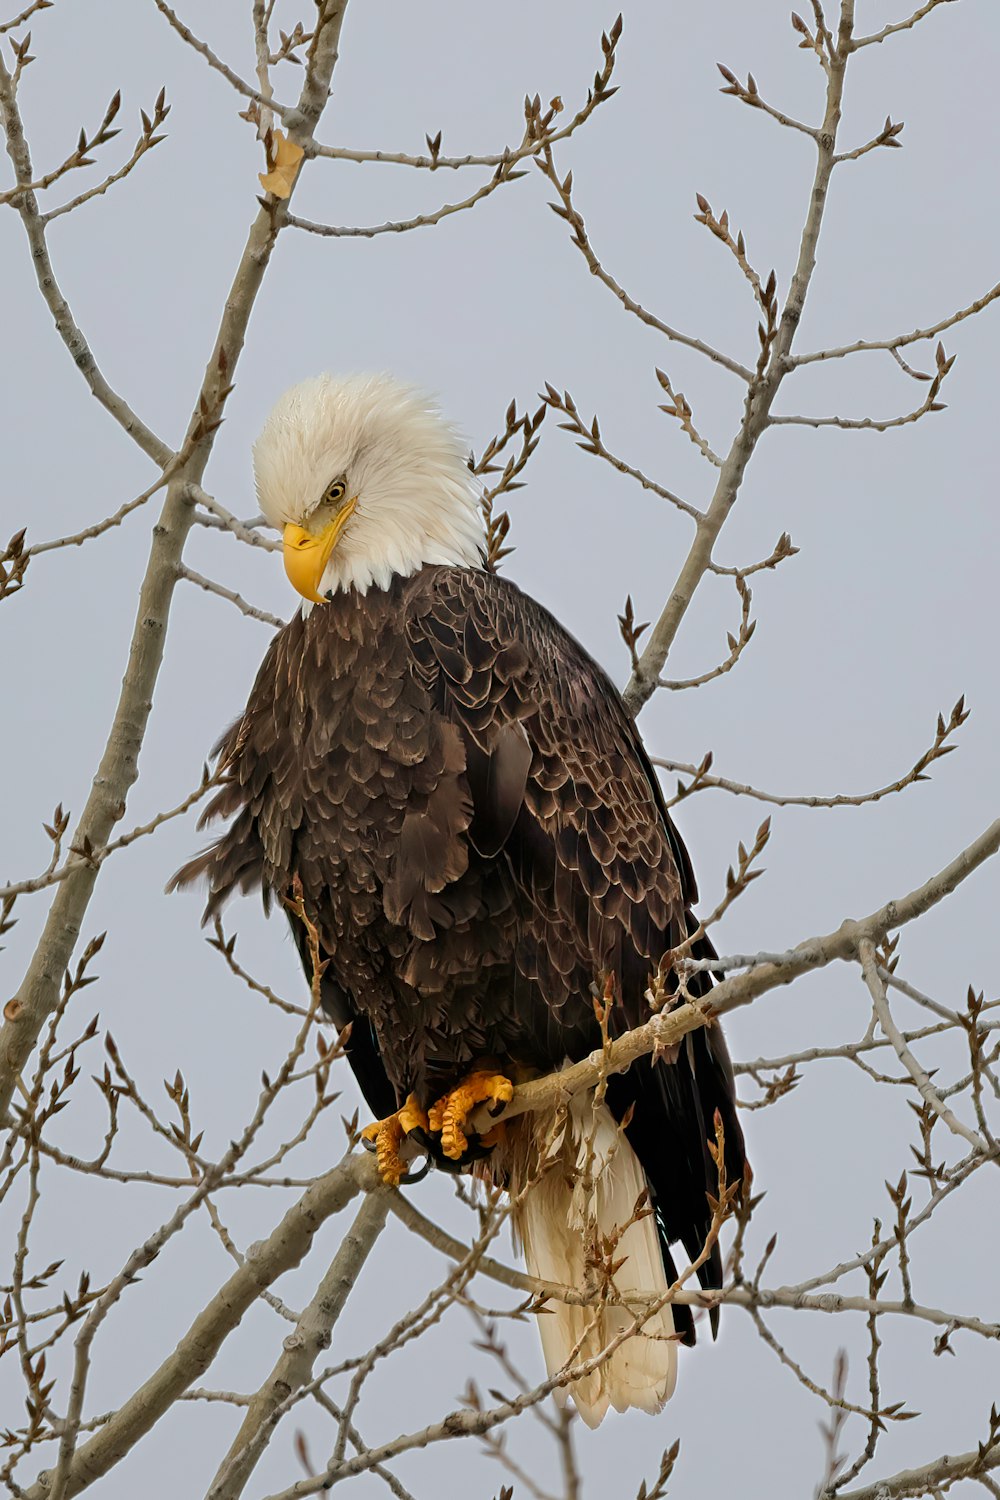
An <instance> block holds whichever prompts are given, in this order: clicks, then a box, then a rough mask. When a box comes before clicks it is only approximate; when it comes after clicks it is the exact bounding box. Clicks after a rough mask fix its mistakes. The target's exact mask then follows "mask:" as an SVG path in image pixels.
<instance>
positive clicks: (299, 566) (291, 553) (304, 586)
mask: <svg viewBox="0 0 1000 1500" xmlns="http://www.w3.org/2000/svg"><path fill="white" fill-rule="evenodd" d="M357 504H358V501H357V496H355V498H354V499H353V500H348V501H347V503H346V505H344V506H342V507H341V509H340V510H339V511H338V512H337V514H336V515H335V516H334V518H333V520H332V521H331V522H330V523H329V525H328V526H324V527H323V530H322V531H321V532H319V534H318V535H316V536H314V535H313V533H312V532H311V531H306V530H305V529H304V528H303V527H301V526H293V525H292V524H291V522H289V524H288V525H287V526H286V527H285V531H284V554H285V572H286V573H287V574H288V577H289V580H290V582H291V585H292V588H294V589H297V590H298V592H299V593H300V594H301V595H302V597H303V599H311V600H312V602H313V603H314V604H323V603H325V600H324V598H323V595H322V594H321V593H320V592H319V583H320V579H321V578H322V577H323V570H324V568H325V567H326V565H327V563H328V562H329V560H330V553H331V552H332V551H333V549H334V547H335V546H336V545H337V539H338V538H339V536H340V533H341V532H342V531H343V529H344V527H345V526H346V525H347V523H348V521H349V520H350V519H351V517H352V516H353V514H354V512H355V509H356V508H357Z"/></svg>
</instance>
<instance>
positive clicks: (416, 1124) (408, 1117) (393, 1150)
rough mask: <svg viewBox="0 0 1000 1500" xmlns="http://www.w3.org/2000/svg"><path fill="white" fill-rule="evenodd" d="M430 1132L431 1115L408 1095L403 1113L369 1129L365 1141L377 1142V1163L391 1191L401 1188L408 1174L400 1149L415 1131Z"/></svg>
mask: <svg viewBox="0 0 1000 1500" xmlns="http://www.w3.org/2000/svg"><path fill="white" fill-rule="evenodd" d="M427 1129H428V1120H427V1115H426V1114H425V1113H424V1111H423V1110H422V1109H421V1107H420V1105H419V1104H418V1102H417V1098H416V1095H415V1094H410V1095H408V1097H407V1100H406V1103H405V1104H404V1105H403V1107H402V1109H397V1111H396V1113H395V1114H394V1115H388V1116H387V1117H386V1118H385V1119H384V1120H373V1121H372V1123H371V1124H370V1125H366V1126H365V1128H364V1130H362V1132H361V1139H362V1140H363V1141H374V1142H375V1160H376V1161H377V1162H378V1170H379V1175H380V1176H381V1178H382V1181H383V1182H385V1183H388V1184H389V1186H390V1187H399V1184H400V1182H401V1181H402V1179H403V1178H404V1177H405V1176H406V1170H407V1166H406V1162H404V1161H403V1158H402V1157H401V1156H400V1154H399V1148H400V1146H401V1145H402V1144H403V1142H404V1141H405V1139H406V1137H407V1136H408V1135H409V1133H410V1131H411V1130H427Z"/></svg>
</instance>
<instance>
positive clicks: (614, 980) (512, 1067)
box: [174, 376, 743, 1426]
mask: <svg viewBox="0 0 1000 1500" xmlns="http://www.w3.org/2000/svg"><path fill="white" fill-rule="evenodd" d="M254 468H255V476H256V484H257V494H258V498H259V501H260V507H261V510H262V511H263V513H264V515H265V516H266V517H267V519H268V520H269V521H270V522H271V523H272V524H273V525H274V526H275V527H276V528H277V529H278V530H279V531H280V532H281V533H282V536H283V542H284V561H285V568H286V571H287V573H288V577H289V579H290V580H291V582H292V584H293V585H294V587H295V588H296V589H297V591H298V592H299V593H300V594H301V595H302V596H303V597H304V599H305V601H306V602H305V604H304V605H303V607H302V609H301V612H300V613H298V614H297V615H296V616H295V617H294V618H293V619H292V620H291V621H290V622H289V624H288V625H286V626H285V627H284V629H283V630H281V631H280V632H279V633H278V634H277V636H276V637H275V639H274V641H273V643H272V644H271V646H270V649H269V650H268V652H267V655H266V656H265V658H264V661H263V663H262V665H261V668H260V671H259V672H258V675H257V679H256V682H255V683H254V685H253V689H252V690H251V693H250V699H249V702H248V703H247V706H246V709H245V711H244V712H243V714H242V715H241V716H240V718H239V719H238V720H237V722H236V723H235V724H234V725H233V727H232V729H230V731H229V732H228V734H226V735H225V737H224V738H223V739H222V741H221V742H220V745H219V747H218V750H219V753H220V754H221V763H222V766H223V770H224V778H225V779H224V784H223V786H222V790H221V791H220V792H219V793H218V794H217V795H216V797H215V799H214V801H213V802H212V803H211V805H210V807H209V808H208V811H207V813H206V815H205V819H204V820H203V821H205V820H208V819H211V818H215V817H220V816H221V817H224V818H227V819H229V820H230V821H229V825H228V827H227V829H226V831H225V832H224V833H223V835H222V836H221V838H220V839H219V840H218V841H217V842H216V843H215V844H214V845H213V846H212V847H211V848H209V849H208V850H207V851H206V852H204V853H203V854H201V855H200V856H198V857H197V858H196V859H194V860H193V861H192V862H191V863H190V864H188V865H187V866H185V868H184V869H183V870H181V871H179V872H178V875H177V876H176V877H175V880H174V884H176V885H183V884H186V883H188V882H190V881H192V880H194V879H196V878H198V877H203V878H205V879H206V880H207V882H208V886H209V892H210V894H209V901H208V908H207V912H206V917H208V916H211V915H212V914H214V913H215V912H216V911H217V910H218V909H219V907H220V906H221V904H222V902H223V901H224V900H225V899H226V897H227V896H229V895H230V893H232V892H233V891H235V890H237V889H239V890H241V891H248V890H250V889H252V888H258V887H259V888H260V889H261V890H262V891H263V895H264V900H265V905H266V904H267V901H268V898H269V897H271V896H273V897H276V898H277V899H278V900H279V901H284V902H286V904H287V900H288V898H289V895H290V893H291V891H292V890H293V888H295V889H297V890H300V891H301V898H302V902H303V904H304V910H305V911H306V912H307V913H308V914H309V919H310V921H312V922H313V924H314V927H315V930H316V931H317V933H318V937H319V943H320V948H321V955H322V958H323V960H324V961H325V963H326V967H325V969H324V971H323V977H322V1004H323V1008H324V1010H325V1012H326V1014H327V1016H328V1017H329V1018H330V1019H331V1020H332V1021H333V1022H334V1023H335V1024H336V1025H337V1026H338V1027H341V1028H343V1027H346V1026H347V1025H348V1023H350V1033H349V1040H348V1042H347V1054H348V1057H349V1059H350V1062H351V1065H352V1067H353V1069H354V1072H355V1074H356V1076H357V1080H358V1083H359V1085H360V1087H361V1091H362V1093H363V1094H364V1097H365V1100H366V1101H367V1104H368V1106H369V1108H370V1109H371V1110H372V1112H373V1114H374V1116H375V1121H374V1123H373V1125H372V1126H371V1127H369V1129H368V1131H367V1132H366V1135H367V1136H368V1137H369V1138H370V1139H372V1140H373V1141H374V1143H375V1145H376V1147H377V1150H378V1159H379V1165H380V1167H381V1169H382V1172H383V1176H384V1177H385V1178H386V1180H387V1181H390V1182H395V1183H398V1182H399V1180H400V1177H401V1175H402V1173H403V1172H404V1170H405V1168H404V1163H403V1158H404V1157H405V1155H406V1152H401V1150H400V1147H401V1143H402V1141H403V1140H404V1138H405V1137H406V1136H407V1135H410V1134H412V1135H414V1137H415V1139H416V1140H417V1141H418V1142H419V1144H420V1145H421V1147H422V1149H423V1150H424V1151H425V1152H427V1153H429V1154H430V1156H431V1157H432V1158H433V1159H434V1160H436V1161H437V1163H438V1164H439V1165H441V1166H446V1167H450V1168H451V1169H452V1170H456V1169H457V1170H462V1169H465V1168H467V1167H469V1166H470V1165H471V1164H473V1163H475V1166H476V1170H477V1171H478V1173H479V1174H480V1175H481V1176H484V1177H485V1178H486V1179H487V1180H489V1181H492V1182H493V1183H494V1184H496V1185H498V1186H501V1187H503V1188H506V1189H507V1190H508V1191H509V1192H510V1193H511V1195H512V1199H513V1202H514V1205H515V1206H514V1224H515V1228H516V1231H517V1235H518V1237H519V1240H520V1243H521V1244H522V1245H523V1249H524V1254H525V1257H526V1261H527V1265H528V1269H529V1271H530V1272H531V1274H533V1275H534V1276H537V1277H542V1278H544V1279H545V1280H546V1281H549V1282H557V1283H559V1284H561V1285H563V1286H566V1285H568V1286H571V1287H576V1288H583V1287H584V1286H585V1285H587V1286H591V1287H593V1285H594V1267H595V1265H599V1264H600V1263H601V1260H602V1257H603V1261H604V1264H605V1267H607V1266H608V1265H609V1264H610V1265H611V1267H612V1269H611V1271H610V1281H609V1280H608V1279H607V1275H606V1277H605V1281H604V1285H603V1290H601V1291H599V1292H598V1293H597V1294H595V1297H594V1299H593V1301H592V1303H591V1305H580V1304H566V1303H563V1302H552V1303H550V1304H549V1307H550V1311H549V1313H548V1315H547V1316H543V1317H541V1318H540V1320H539V1324H540V1329H541V1333H542V1342H543V1346H544V1354H545V1359H546V1363H547V1366H548V1368H549V1371H550V1373H551V1374H555V1373H556V1372H557V1371H559V1370H561V1369H562V1368H563V1367H564V1366H565V1365H566V1363H567V1362H568V1361H571V1360H572V1361H574V1362H579V1361H581V1360H588V1359H592V1358H594V1356H596V1355H598V1354H599V1353H600V1351H601V1350H602V1349H604V1348H605V1347H606V1346H607V1344H608V1343H609V1342H612V1341H614V1340H615V1339H616V1337H617V1338H618V1345H617V1347H615V1348H614V1350H613V1352H612V1353H611V1355H610V1356H609V1357H608V1358H607V1359H605V1360H604V1361H603V1362H599V1363H597V1364H596V1366H595V1368H594V1369H593V1370H592V1371H590V1372H589V1373H588V1374H587V1375H585V1376H584V1377H583V1378H581V1379H578V1380H577V1381H576V1382H575V1384H574V1385H573V1386H572V1388H571V1390H570V1394H571V1395H572V1397H573V1399H574V1401H575V1403H576V1405H577V1407H578V1409H579V1410H580V1412H581V1414H582V1415H583V1417H584V1419H585V1420H586V1421H587V1422H588V1423H589V1424H590V1425H592V1426H596V1425H597V1423H598V1422H599V1421H600V1420H601V1418H602V1417H603V1416H604V1414H605V1412H606V1411H607V1409H608V1407H609V1405H610V1406H614V1407H615V1408H617V1409H618V1410H624V1409H626V1408H628V1407H632V1406H635V1407H640V1408H642V1409H644V1410H646V1411H651V1412H655V1411H659V1410H660V1408H661V1407H662V1405H663V1402H664V1401H665V1400H666V1399H667V1397H668V1396H669V1395H670V1394H671V1391H672V1390H673V1387H674V1382H675V1378H676V1363H677V1344H678V1342H683V1343H693V1342H694V1328H693V1322H692V1316H691V1311H690V1308H689V1307H687V1306H681V1305H677V1306H673V1307H671V1306H670V1305H669V1304H667V1305H664V1306H663V1307H662V1308H661V1309H659V1310H658V1311H656V1312H655V1313H654V1315H653V1316H652V1317H650V1318H649V1319H648V1321H647V1322H646V1323H645V1325H644V1327H643V1329H642V1331H641V1332H638V1333H635V1334H634V1335H633V1336H631V1337H628V1338H625V1339H624V1340H623V1339H622V1338H621V1335H622V1333H623V1332H624V1331H625V1330H626V1329H628V1328H629V1327H630V1325H631V1324H632V1323H633V1320H634V1314H635V1306H636V1294H643V1295H645V1296H646V1297H653V1298H656V1297H663V1295H664V1294H665V1293H666V1291H667V1289H668V1287H669V1286H670V1284H671V1283H672V1282H673V1280H674V1279H675V1276H676V1271H675V1265H674V1261H673V1258H672V1253H671V1245H672V1244H675V1243H676V1242H678V1241H679V1242H680V1243H681V1244H682V1245H683V1247H684V1249H685V1251H686V1252H687V1254H688V1255H689V1256H691V1257H695V1256H697V1255H698V1254H699V1252H700V1251H701V1249H702V1246H703V1243H704V1239H705V1235H706V1233H707V1230H708V1227H709V1223H710V1213H709V1208H708V1201H707V1195H708V1194H709V1193H710V1192H714V1191H715V1189H716V1185H717V1171H716V1167H715V1165H714V1164H713V1162H712V1160H711V1157H710V1153H709V1149H708V1141H709V1137H710V1136H711V1135H712V1133H713V1123H712V1122H713V1118H714V1116H715V1113H716V1111H718V1112H719V1113H720V1115H721V1117H722V1121H723V1123H724V1126H725V1140H726V1156H727V1162H726V1166H727V1170H728V1174H729V1180H730V1181H734V1180H738V1179H739V1178H740V1177H741V1175H742V1171H743V1142H742V1135H741V1132H740V1128H739V1125H738V1123H737V1120H736V1111H735V1104H734V1090H733V1076H732V1068H731V1065H730V1062H729V1057H728V1054H727V1051H726V1047H725V1042H724V1040H723V1038H722V1034H721V1031H720V1029H719V1027H718V1026H717V1025H715V1026H712V1027H710V1028H707V1029H704V1030H699V1031H697V1032H694V1033H692V1034H690V1035H689V1036H688V1037H687V1038H686V1039H685V1041H684V1043H683V1044H682V1046H681V1047H680V1049H679V1051H678V1053H677V1055H676V1057H674V1058H672V1059H664V1058H660V1059H657V1060H651V1059H650V1058H648V1057H644V1058H642V1059H640V1060H639V1061H637V1062H635V1063H633V1065H632V1066H631V1068H630V1069H629V1070H628V1072H626V1073H624V1074H621V1075H618V1076H614V1077H611V1078H610V1079H609V1080H608V1081H607V1091H606V1096H605V1099H604V1102H603V1103H601V1104H600V1105H598V1106H596V1107H595V1104H594V1101H593V1100H592V1099H589V1098H587V1097H586V1096H581V1095H577V1096H576V1097H575V1099H574V1100H573V1103H572V1105H571V1106H570V1107H569V1109H568V1110H566V1109H564V1110H563V1111H562V1112H561V1113H560V1114H558V1115H557V1116H554V1117H552V1118H549V1119H544V1118H540V1117H539V1116H537V1115H536V1116H531V1115H526V1116H521V1117H519V1118H518V1119H516V1120H514V1121H512V1122H511V1124H510V1126H509V1128H508V1130H507V1132H506V1134H505V1136H504V1137H503V1139H501V1140H499V1141H495V1136H496V1135H497V1134H499V1132H490V1133H487V1134H486V1135H485V1136H477V1135H476V1134H475V1133H474V1130H473V1127H472V1125H471V1123H470V1118H471V1117H472V1115H473V1114H474V1112H475V1110H476V1109H477V1107H479V1106H480V1105H481V1103H482V1102H483V1101H487V1103H500V1104H502V1102H503V1101H504V1100H506V1099H509V1098H510V1097H511V1092H512V1087H513V1086H514V1085H515V1084H516V1083H517V1082H519V1081H523V1080H525V1079H528V1078H531V1077H536V1076H539V1075H541V1074H546V1073H550V1072H552V1071H553V1070H556V1069H559V1068H560V1067H562V1066H564V1065H565V1064H566V1063H567V1062H568V1061H573V1060H576V1059H579V1058H581V1057H583V1056H585V1055H587V1054H588V1053H590V1052H591V1051H593V1050H594V1049H595V1047H599V1046H600V1045H601V1031H600V1026H599V1023H598V1018H597V1014H596V1012H595V1004H594V996H595V994H597V995H598V996H599V995H601V994H602V993H604V992H605V991H606V993H607V994H608V995H609V997H611V1002H612V1003H611V1008H610V1015H609V1016H608V1018H607V1021H606V1025H607V1026H609V1027H610V1031H611V1033H612V1035H616V1034H620V1033H621V1032H623V1031H625V1030H627V1029H629V1028H631V1027H634V1026H637V1025H639V1024H640V1023H642V1022H643V1021H645V1020H647V1019H648V1018H649V1015H650V1008H649V999H648V997H647V991H648V989H649V984H650V976H651V974H652V973H653V972H654V971H655V970H656V969H657V966H658V965H660V963H661V960H663V959H664V958H665V956H666V957H667V959H668V961H669V955H670V953H671V952H672V950H674V949H675V948H676V946H677V945H678V944H679V943H680V942H682V941H683V940H684V938H685V937H686V936H687V935H689V934H691V933H692V932H693V931H694V930H695V927H696V925H697V924H696V921H695V918H694V917H693V915H692V907H693V904H694V902H695V900H696V894H697V893H696V889H695V881H694V875H693V873H692V869H691V863H690V860H689V858H688V855H687V851H686V850H685V848H684V845H683V843H682V842H681V839H680V836H679V835H678V833H677V830H676V828H675V827H674V825H673V823H672V821H671V819H670V817H669V815H668V813H667V810H666V807H665V805H664V801H663V797H662V793H661V790H660V787H659V785H658V782H657V779H656V775H655V773H654V772H653V769H652V767H651V766H650V763H649V760H648V758H647V756H646V752H645V750H644V748H643V745H642V741H641V740H640V738H639V734H638V731H637V730H636V727H635V725H634V723H633V722H632V719H631V717H630V716H629V714H628V713H627V711H626V709H625V707H624V705H623V703H622V699H621V697H620V696H619V694H618V692H617V690H616V689H615V687H614V686H613V684H612V683H611V681H610V679H609V678H608V677H607V676H606V674H605V673H604V671H603V670H602V669H601V667H599V666H598V665H597V663H596V662H595V661H593V660H592V658H591V657H590V656H589V655H588V654H587V652H586V651H585V650H584V649H583V647H582V646H581V645H580V644H579V643H578V642H577V641H576V640H575V639H574V638H573V637H572V636H571V635H570V634H569V633H568V632H567V631H566V630H565V629H563V627H562V626H561V625H560V624H559V622H558V621H557V620H555V619H554V618H553V616H552V615H551V614H549V613H548V611H547V610H545V609H543V608H542V606H541V605H539V604H537V603H536V602H535V601H534V600H533V599H531V598H529V597H528V596H527V595H526V594H524V593H522V592H521V590H520V589H518V588H517V587H516V586H515V585H514V584H513V583H511V582H509V581H508V580H507V579H506V578H502V577H498V576H497V575H496V573H495V572H493V571H491V570H490V569H488V568H487V567H486V566H485V565H484V533H483V524H482V519H481V514H480V509H479V497H478V494H477V486H476V483H475V481H474V479H473V477H472V475H471V473H470V470H469V466H468V462H467V458H466V454H465V451H464V450H463V445H462V443H461V441H460V439H459V437H458V435H457V433H456V432H455V431H454V430H453V428H452V427H451V426H450V425H449V424H448V423H447V422H446V421H445V420H444V419H443V418H442V416H441V415H440V413H439V412H438V410H437V409H436V407H435V406H434V404H433V403H432V402H430V401H429V400H427V399H426V398H425V397H423V396H421V395H420V394H419V393H417V392H415V391H413V390H410V389H409V388H405V387H403V386H400V385H399V384H397V383H396V382H394V381H393V380H391V379H389V378H387V377H384V376H374V377H361V378H352V379H346V380H338V379H333V378H331V377H329V376H321V377H319V378H318V379H313V380H307V381H305V382H303V383H302V384H301V385H298V386H296V387H294V388H293V389H292V390H290V391H288V392H287V393H286V394H285V395H284V396H282V397H281V399H280V400H279V401H278V403H277V405H276V406H275V408H274V410H273V411H272V412H271V414H270V416H269V417H268V419H267V421H266V423H265V425H264V428H263V431H262V433H261V435H260V438H259V439H258V441H257V443H256V445H255V447H254ZM291 922H292V929H293V933H294V935H295V939H296V942H297V944H298V947H299V950H300V952H301V954H302V956H303V962H304V963H305V965H306V967H307V969H308V968H309V967H310V961H309V957H308V943H307V939H306V933H305V932H304V931H303V925H302V922H301V921H300V920H298V919H297V918H296V917H295V916H294V915H293V916H292V917H291ZM696 951H697V952H701V953H705V952H711V949H710V948H709V947H708V945H707V942H706V941H705V940H702V941H701V942H700V944H699V945H698V947H697V949H696ZM699 982H700V983H703V984H704V986H706V987H707V986H708V984H709V983H710V981H709V980H708V979H707V977H706V976H704V975H699V976H697V979H696V983H699ZM623 1226H624V1227H623ZM588 1273H589V1280H588ZM699 1274H700V1277H701V1280H702V1283H703V1285H705V1286H717V1285H719V1284H720V1275H721V1265H720V1259H719V1253H718V1248H717V1247H716V1248H715V1249H714V1251H713V1253H712V1255H711V1257H710V1258H709V1259H708V1260H707V1261H706V1263H705V1264H704V1265H703V1266H702V1267H701V1270H700V1273H699ZM630 1295H631V1297H632V1303H631V1306H632V1309H633V1310H632V1311H631V1312H630V1311H629V1310H628V1307H629V1297H630Z"/></svg>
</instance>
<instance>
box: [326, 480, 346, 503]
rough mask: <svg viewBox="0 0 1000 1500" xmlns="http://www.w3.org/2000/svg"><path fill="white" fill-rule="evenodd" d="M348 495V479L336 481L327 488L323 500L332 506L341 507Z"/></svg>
mask: <svg viewBox="0 0 1000 1500" xmlns="http://www.w3.org/2000/svg"><path fill="white" fill-rule="evenodd" d="M346 494H347V481H346V479H335V480H334V481H333V483H332V484H331V485H328V486H327V488H326V490H325V492H324V494H323V499H324V501H329V502H330V503H331V504H332V505H339V504H340V502H341V500H343V498H344V496H345V495H346Z"/></svg>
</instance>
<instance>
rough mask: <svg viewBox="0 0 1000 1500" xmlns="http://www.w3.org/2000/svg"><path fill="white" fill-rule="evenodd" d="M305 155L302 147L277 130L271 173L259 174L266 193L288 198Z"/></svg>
mask: <svg viewBox="0 0 1000 1500" xmlns="http://www.w3.org/2000/svg"><path fill="white" fill-rule="evenodd" d="M303 155H304V152H303V150H302V147H301V146H296V144H295V142H294V141H290V140H288V138H287V137H286V135H285V133H284V131H282V130H276V131H275V132H274V156H273V158H272V159H271V163H270V171H268V172H259V173H258V174H257V175H258V177H259V178H260V185H261V187H262V188H263V189H264V191H265V192H266V193H271V194H272V195H273V196H274V197H275V198H288V197H289V196H290V195H291V191H292V187H293V186H294V184H295V179H296V177H297V176H298V173H299V166H300V164H301V162H302V157H303Z"/></svg>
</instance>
